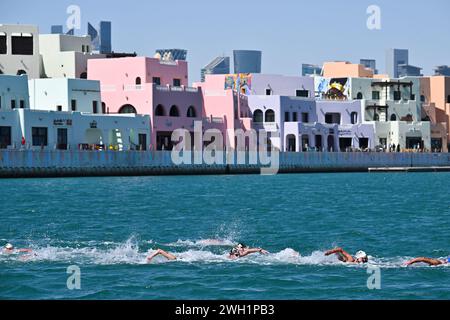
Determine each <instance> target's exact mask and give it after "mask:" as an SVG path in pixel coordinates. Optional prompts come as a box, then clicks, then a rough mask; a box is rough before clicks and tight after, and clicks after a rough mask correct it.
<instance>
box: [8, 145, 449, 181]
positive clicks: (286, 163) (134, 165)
mask: <svg viewBox="0 0 450 320" xmlns="http://www.w3.org/2000/svg"><path fill="white" fill-rule="evenodd" d="M190 156H191V158H192V155H190ZM223 157H224V158H227V159H228V161H225V160H223V161H222V164H214V165H207V164H205V162H202V163H201V164H182V165H175V164H174V163H173V162H172V158H171V152H170V151H148V152H139V151H121V152H115V151H101V152H99V151H80V150H76V151H56V150H55V151H48V150H44V151H36V150H1V151H0V178H32V177H79V176H141V175H193V174H252V173H255V174H256V173H260V172H261V167H264V166H262V165H261V164H260V161H257V163H254V162H252V161H250V159H249V155H248V154H247V155H246V157H245V162H244V164H235V163H237V161H236V155H235V154H231V155H223ZM278 159H279V173H297V172H298V173H301V172H304V173H307V172H311V173H312V172H368V171H369V168H385V169H386V168H432V167H434V168H438V169H439V168H441V167H442V169H444V167H450V153H361V152H356V153H339V152H311V153H309V152H304V153H280V154H279V158H278ZM233 160H234V161H233ZM191 163H193V161H192V162H191ZM385 171H388V170H385ZM405 171H406V170H405ZM410 171H414V170H410ZM432 171H438V170H432Z"/></svg>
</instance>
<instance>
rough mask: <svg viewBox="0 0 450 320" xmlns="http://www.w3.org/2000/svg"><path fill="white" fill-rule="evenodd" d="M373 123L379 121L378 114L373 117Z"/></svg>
mask: <svg viewBox="0 0 450 320" xmlns="http://www.w3.org/2000/svg"><path fill="white" fill-rule="evenodd" d="M373 121H380V116H379V115H378V113H375V114H374V115H373Z"/></svg>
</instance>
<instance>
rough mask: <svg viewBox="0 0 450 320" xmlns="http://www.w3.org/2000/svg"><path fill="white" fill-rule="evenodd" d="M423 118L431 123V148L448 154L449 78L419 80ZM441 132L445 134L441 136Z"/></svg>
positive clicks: (449, 137)
mask: <svg viewBox="0 0 450 320" xmlns="http://www.w3.org/2000/svg"><path fill="white" fill-rule="evenodd" d="M420 81H421V95H420V99H421V101H422V103H423V110H424V113H425V114H424V116H425V117H427V118H428V119H429V120H430V121H431V122H432V139H433V142H432V145H433V148H435V149H439V148H442V150H443V151H444V152H448V150H449V148H450V145H449V142H450V77H445V76H433V77H423V78H420ZM442 132H445V133H444V134H442Z"/></svg>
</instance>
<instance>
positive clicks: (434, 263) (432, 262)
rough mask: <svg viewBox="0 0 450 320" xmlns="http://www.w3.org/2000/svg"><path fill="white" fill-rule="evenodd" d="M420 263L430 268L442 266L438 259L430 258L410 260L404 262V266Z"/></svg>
mask: <svg viewBox="0 0 450 320" xmlns="http://www.w3.org/2000/svg"><path fill="white" fill-rule="evenodd" d="M421 262H422V263H426V264H428V265H430V266H438V265H441V264H442V261H440V260H438V259H431V258H424V257H421V258H416V259H412V260H410V261H408V262H406V265H407V266H410V265H413V264H415V263H421Z"/></svg>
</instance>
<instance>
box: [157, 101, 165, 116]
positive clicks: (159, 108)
mask: <svg viewBox="0 0 450 320" xmlns="http://www.w3.org/2000/svg"><path fill="white" fill-rule="evenodd" d="M165 115H166V112H165V110H164V106H163V105H162V104H158V105H157V106H156V109H155V116H157V117H164V116H165Z"/></svg>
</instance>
